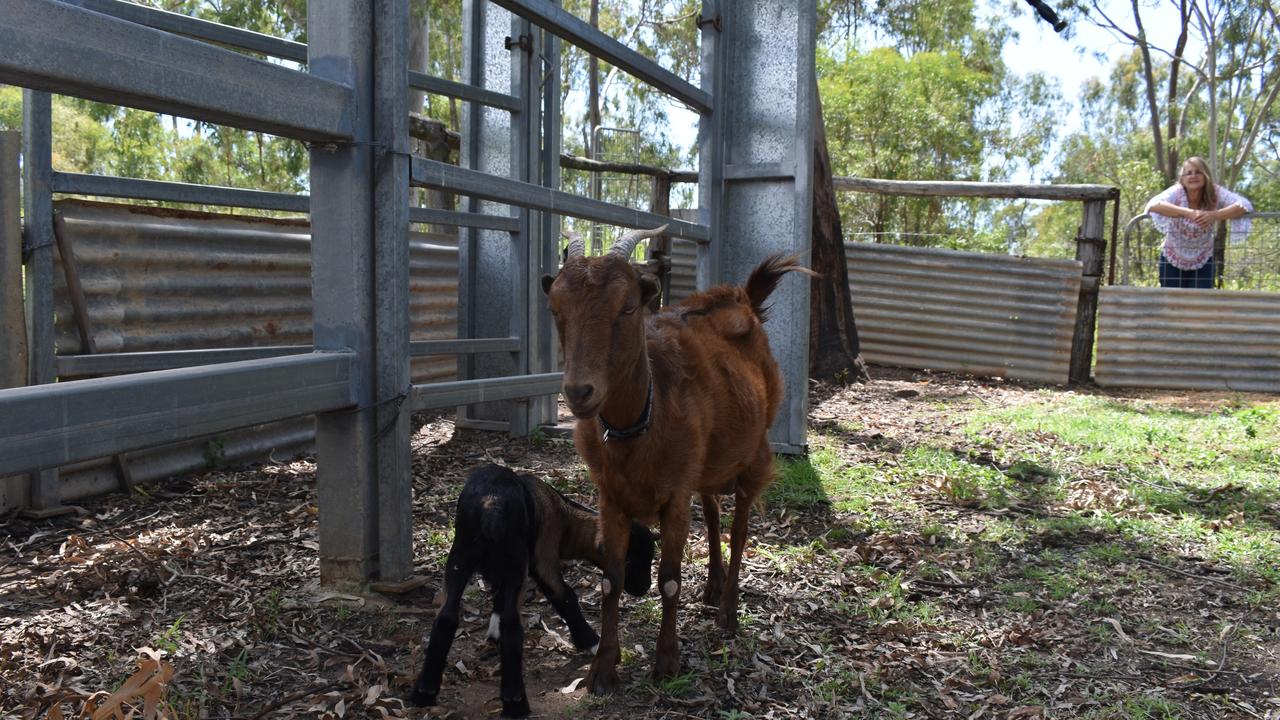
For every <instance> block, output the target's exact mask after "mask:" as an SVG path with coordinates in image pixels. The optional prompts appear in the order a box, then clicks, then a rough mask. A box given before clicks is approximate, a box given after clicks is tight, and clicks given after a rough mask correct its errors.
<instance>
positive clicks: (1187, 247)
mask: <svg viewBox="0 0 1280 720" xmlns="http://www.w3.org/2000/svg"><path fill="white" fill-rule="evenodd" d="M1214 188H1215V189H1216V190H1217V191H1218V207H1216V208H1214V209H1215V210H1221V209H1222V208H1224V207H1227V206H1228V205H1234V204H1236V203H1239V204H1240V205H1241V206H1243V207H1244V209H1245V211H1246V212H1253V203H1250V202H1249V201H1248V200H1246V199H1245V198H1244V197H1242V196H1240V195H1237V194H1235V193H1233V192H1231V191H1230V190H1228V189H1226V188H1224V187H1222V186H1221V185H1214ZM1162 201H1163V202H1167V203H1170V204H1171V205H1178V206H1181V207H1191V206H1190V205H1189V204H1188V203H1187V190H1186V188H1184V187H1182V185H1181V184H1178V185H1174V186H1173V187H1171V188H1169V189H1168V190H1165V191H1164V192H1162V193H1160V194H1159V195H1157V196H1155V197H1153V198H1151V201H1150V202H1148V203H1147V207H1146V210H1145V211H1144V212H1147V213H1150V214H1151V224H1152V225H1155V227H1156V230H1159V231H1160V232H1161V233H1163V234H1164V245H1162V246H1161V248H1160V251H1161V252H1163V253H1164V256H1165V257H1166V258H1168V259H1169V263H1170V264H1171V265H1173V266H1174V267H1176V268H1178V269H1179V270H1196V269H1198V268H1200V267H1201V266H1203V265H1204V264H1205V263H1206V262H1208V261H1209V258H1210V257H1211V256H1212V255H1213V226H1212V225H1211V226H1209V227H1204V228H1202V227H1200V226H1199V225H1196V224H1195V223H1194V222H1192V221H1191V219H1190V218H1180V217H1179V218H1175V217H1169V216H1167V215H1161V214H1159V213H1153V212H1151V206H1152V205H1155V204H1156V203H1158V202H1162ZM1228 222H1229V223H1230V224H1231V228H1230V231H1231V241H1232V242H1239V241H1240V240H1243V239H1244V237H1245V236H1246V235H1248V234H1249V228H1250V226H1252V225H1253V220H1252V219H1251V218H1249V217H1248V216H1247V215H1246V216H1245V217H1239V218H1235V219H1234V220H1229V221H1228Z"/></svg>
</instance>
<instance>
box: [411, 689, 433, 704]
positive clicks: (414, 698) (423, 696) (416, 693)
mask: <svg viewBox="0 0 1280 720" xmlns="http://www.w3.org/2000/svg"><path fill="white" fill-rule="evenodd" d="M409 702H410V703H412V704H413V705H414V706H415V707H431V706H432V705H435V704H436V693H434V692H429V691H427V690H423V689H422V688H417V687H415V688H414V689H413V692H412V693H411V694H410V695H409Z"/></svg>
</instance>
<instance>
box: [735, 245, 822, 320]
mask: <svg viewBox="0 0 1280 720" xmlns="http://www.w3.org/2000/svg"><path fill="white" fill-rule="evenodd" d="M789 272H799V273H804V274H805V275H809V276H812V277H818V273H816V272H814V271H812V270H810V269H809V268H807V267H805V266H804V265H801V264H800V256H799V255H784V254H782V253H778V254H777V255H770V256H769V257H767V258H765V259H764V262H762V263H760V264H759V265H757V266H756V269H755V270H752V271H751V277H749V278H747V285H746V291H747V297H748V298H750V299H751V310H752V311H753V312H755V314H756V317H758V318H760V322H764V321H765V320H766V319H768V315H769V308H768V307H767V306H766V305H765V304H764V301H765V300H768V299H769V296H770V295H772V294H773V291H774V290H776V289H777V288H778V283H779V282H781V281H782V276H783V275H785V274H787V273H789Z"/></svg>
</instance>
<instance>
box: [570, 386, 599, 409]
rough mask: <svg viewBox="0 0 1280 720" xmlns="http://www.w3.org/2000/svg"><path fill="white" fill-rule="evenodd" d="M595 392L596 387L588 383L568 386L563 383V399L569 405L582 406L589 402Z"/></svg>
mask: <svg viewBox="0 0 1280 720" xmlns="http://www.w3.org/2000/svg"><path fill="white" fill-rule="evenodd" d="M595 392H596V387H595V386H594V385H592V384H590V383H583V384H581V385H570V384H568V383H565V386H564V399H565V400H567V401H568V402H569V404H570V405H582V404H584V403H587V402H590V401H591V396H592V395H594V394H595Z"/></svg>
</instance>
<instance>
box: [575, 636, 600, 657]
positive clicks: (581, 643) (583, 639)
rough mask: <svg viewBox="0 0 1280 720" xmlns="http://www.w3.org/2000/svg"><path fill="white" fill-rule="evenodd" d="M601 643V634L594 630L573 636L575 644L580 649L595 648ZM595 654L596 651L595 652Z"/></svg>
mask: <svg viewBox="0 0 1280 720" xmlns="http://www.w3.org/2000/svg"><path fill="white" fill-rule="evenodd" d="M599 644H600V636H599V635H596V634H595V633H594V632H593V633H590V634H585V633H584V634H582V635H575V636H574V637H573V646H574V647H576V648H578V649H579V650H594V648H595V647H596V646H597V645H599ZM593 654H594V653H593Z"/></svg>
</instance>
